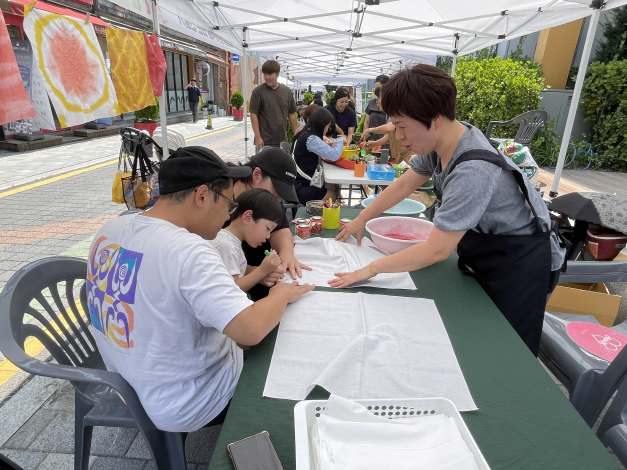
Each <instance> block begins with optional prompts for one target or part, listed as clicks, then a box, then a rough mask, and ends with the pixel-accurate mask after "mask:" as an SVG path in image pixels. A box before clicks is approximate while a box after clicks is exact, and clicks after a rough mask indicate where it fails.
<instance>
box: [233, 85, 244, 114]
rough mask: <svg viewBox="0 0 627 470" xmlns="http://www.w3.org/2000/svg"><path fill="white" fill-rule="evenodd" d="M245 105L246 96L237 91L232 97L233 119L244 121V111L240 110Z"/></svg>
mask: <svg viewBox="0 0 627 470" xmlns="http://www.w3.org/2000/svg"><path fill="white" fill-rule="evenodd" d="M243 104H244V95H242V93H241V92H239V91H236V92H235V93H233V94H232V95H231V106H233V108H234V109H233V118H234V119H235V120H236V121H241V120H243V119H244V110H243V109H240V108H241V107H242V105H243Z"/></svg>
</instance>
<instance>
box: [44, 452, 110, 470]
mask: <svg viewBox="0 0 627 470" xmlns="http://www.w3.org/2000/svg"><path fill="white" fill-rule="evenodd" d="M96 459H97V457H95V456H93V455H92V456H91V457H90V458H89V468H92V466H93V464H94V461H95V460H96ZM71 468H74V455H73V454H48V456H47V457H46V458H45V459H44V461H43V462H41V465H39V467H38V468H37V470H69V469H71ZM111 470H114V469H111Z"/></svg>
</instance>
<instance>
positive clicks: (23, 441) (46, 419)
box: [3, 409, 57, 450]
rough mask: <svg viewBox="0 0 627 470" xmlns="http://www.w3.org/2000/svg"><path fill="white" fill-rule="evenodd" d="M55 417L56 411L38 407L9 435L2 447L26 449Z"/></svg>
mask: <svg viewBox="0 0 627 470" xmlns="http://www.w3.org/2000/svg"><path fill="white" fill-rule="evenodd" d="M56 417H57V411H54V410H43V409H39V410H37V412H36V413H34V414H33V416H31V417H30V418H29V420H28V421H26V423H24V425H23V426H22V427H21V428H20V429H19V431H17V432H16V433H15V434H13V435H12V436H11V439H9V440H8V441H7V442H6V443H5V444H4V446H3V449H18V450H26V449H28V447H29V446H30V445H31V444H32V443H33V441H34V440H35V439H36V438H37V437H38V436H39V435H40V434H41V433H42V432H43V431H44V430H45V429H46V428H47V427H48V425H49V424H50V423H51V422H52V420H53V419H55V418H56Z"/></svg>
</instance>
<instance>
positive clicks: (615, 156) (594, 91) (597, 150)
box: [581, 60, 627, 171]
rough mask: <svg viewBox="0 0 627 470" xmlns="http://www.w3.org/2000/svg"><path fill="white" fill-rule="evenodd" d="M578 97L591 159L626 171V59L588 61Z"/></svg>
mask: <svg viewBox="0 0 627 470" xmlns="http://www.w3.org/2000/svg"><path fill="white" fill-rule="evenodd" d="M581 97H582V104H581V107H582V109H583V113H584V121H586V122H589V123H590V126H591V131H592V149H593V152H594V154H595V158H596V159H598V160H599V161H600V163H601V165H602V166H603V167H605V168H611V169H613V170H618V171H626V170H627V152H626V151H625V150H626V147H627V146H626V142H625V139H627V60H612V61H610V62H608V63H600V62H595V63H593V64H590V66H589V67H588V73H587V77H586V80H585V82H584V85H583V90H582V94H581Z"/></svg>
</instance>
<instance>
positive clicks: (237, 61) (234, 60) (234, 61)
mask: <svg viewBox="0 0 627 470" xmlns="http://www.w3.org/2000/svg"><path fill="white" fill-rule="evenodd" d="M233 65H239V54H233Z"/></svg>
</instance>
